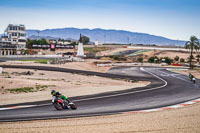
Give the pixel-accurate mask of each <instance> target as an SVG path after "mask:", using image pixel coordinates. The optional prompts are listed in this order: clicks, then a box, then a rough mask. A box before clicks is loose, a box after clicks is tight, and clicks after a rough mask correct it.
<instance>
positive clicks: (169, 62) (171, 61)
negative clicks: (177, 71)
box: [164, 57, 174, 65]
mask: <svg viewBox="0 0 200 133" xmlns="http://www.w3.org/2000/svg"><path fill="white" fill-rule="evenodd" d="M164 59H165V62H166V63H167V64H169V65H171V63H173V62H174V60H173V59H171V58H169V57H164Z"/></svg>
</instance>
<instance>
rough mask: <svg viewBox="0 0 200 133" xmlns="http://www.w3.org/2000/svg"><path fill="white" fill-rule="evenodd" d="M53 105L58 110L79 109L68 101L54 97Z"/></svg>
mask: <svg viewBox="0 0 200 133" xmlns="http://www.w3.org/2000/svg"><path fill="white" fill-rule="evenodd" d="M52 103H53V105H54V107H55V108H56V109H57V110H63V109H70V108H71V109H73V110H76V109H77V106H76V104H75V103H73V102H71V101H70V102H68V101H66V100H63V99H61V98H60V97H55V96H54V97H53V98H52Z"/></svg>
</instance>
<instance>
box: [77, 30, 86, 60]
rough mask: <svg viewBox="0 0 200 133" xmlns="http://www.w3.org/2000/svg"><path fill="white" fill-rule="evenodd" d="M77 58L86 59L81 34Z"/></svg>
mask: <svg viewBox="0 0 200 133" xmlns="http://www.w3.org/2000/svg"><path fill="white" fill-rule="evenodd" d="M77 56H79V57H85V55H84V51H83V40H82V36H81V34H80V39H79V42H78V52H77Z"/></svg>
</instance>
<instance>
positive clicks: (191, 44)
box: [185, 36, 199, 68]
mask: <svg viewBox="0 0 200 133" xmlns="http://www.w3.org/2000/svg"><path fill="white" fill-rule="evenodd" d="M185 48H186V49H189V50H190V57H189V62H190V68H192V57H193V55H192V54H193V50H196V51H197V50H199V40H198V39H197V38H196V37H195V36H191V37H190V41H187V42H186V43H185Z"/></svg>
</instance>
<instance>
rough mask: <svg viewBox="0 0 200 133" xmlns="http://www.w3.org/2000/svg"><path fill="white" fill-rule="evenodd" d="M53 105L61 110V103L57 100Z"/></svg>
mask: <svg viewBox="0 0 200 133" xmlns="http://www.w3.org/2000/svg"><path fill="white" fill-rule="evenodd" d="M53 105H54V107H55V108H56V109H57V110H62V109H63V105H62V104H61V103H59V102H55V103H53Z"/></svg>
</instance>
